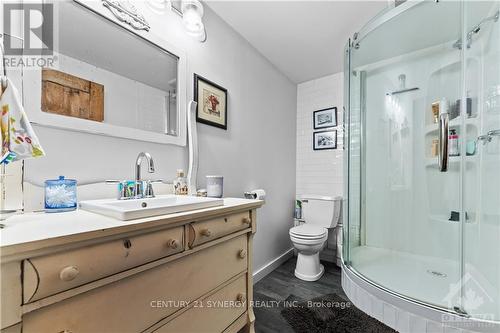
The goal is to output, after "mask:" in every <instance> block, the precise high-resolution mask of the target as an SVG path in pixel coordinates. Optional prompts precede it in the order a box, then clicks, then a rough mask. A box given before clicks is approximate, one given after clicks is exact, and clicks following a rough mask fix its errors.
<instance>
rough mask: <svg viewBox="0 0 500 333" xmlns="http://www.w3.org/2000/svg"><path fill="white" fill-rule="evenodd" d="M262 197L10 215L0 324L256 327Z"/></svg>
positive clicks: (0, 235)
mask: <svg viewBox="0 0 500 333" xmlns="http://www.w3.org/2000/svg"><path fill="white" fill-rule="evenodd" d="M262 204H263V202H262V201H259V200H245V199H231V198H227V199H224V205H223V206H219V207H211V208H204V209H199V210H194V211H189V212H183V213H175V214H169V215H162V216H156V217H149V218H141V219H136V220H130V221H120V220H117V219H113V218H110V217H105V216H101V215H97V214H94V213H91V212H86V211H82V210H78V211H75V212H70V213H60V214H43V213H33V214H25V215H20V216H16V217H13V218H11V219H9V220H7V222H6V223H5V224H6V226H5V228H4V229H2V230H1V231H0V240H1V245H2V246H1V247H0V255H1V329H2V330H1V332H2V333H6V332H9V333H10V332H21V331H22V332H24V333H30V332H37V333H40V332H134V333H137V332H175V333H178V332H238V331H239V330H240V329H242V328H244V327H246V330H247V331H250V332H253V331H254V328H253V323H254V320H255V317H254V314H253V311H252V307H251V303H252V293H253V291H252V255H251V254H252V237H253V235H254V233H255V232H256V209H257V208H259V207H260V206H262Z"/></svg>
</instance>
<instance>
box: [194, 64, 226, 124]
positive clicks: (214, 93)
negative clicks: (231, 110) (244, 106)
mask: <svg viewBox="0 0 500 333" xmlns="http://www.w3.org/2000/svg"><path fill="white" fill-rule="evenodd" d="M194 100H195V101H196V102H197V103H198V110H197V111H196V121H197V122H199V123H203V124H207V125H211V126H215V127H219V128H223V129H225V130H227V90H226V89H225V88H223V87H221V86H219V85H218V84H215V83H213V82H211V81H209V80H207V79H205V78H204V77H202V76H200V75H197V74H194Z"/></svg>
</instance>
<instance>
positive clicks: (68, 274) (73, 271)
mask: <svg viewBox="0 0 500 333" xmlns="http://www.w3.org/2000/svg"><path fill="white" fill-rule="evenodd" d="M78 273H80V271H79V270H78V268H76V267H75V266H68V267H64V268H63V269H62V270H61V272H60V273H59V278H60V279H61V280H63V281H71V280H73V279H74V278H76V276H77V275H78Z"/></svg>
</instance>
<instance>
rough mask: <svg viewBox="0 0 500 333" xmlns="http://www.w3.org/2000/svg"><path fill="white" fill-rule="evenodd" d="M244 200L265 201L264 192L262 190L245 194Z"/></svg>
mask: <svg viewBox="0 0 500 333" xmlns="http://www.w3.org/2000/svg"><path fill="white" fill-rule="evenodd" d="M245 198H247V199H257V200H266V191H264V190H263V189H258V190H253V191H249V192H245Z"/></svg>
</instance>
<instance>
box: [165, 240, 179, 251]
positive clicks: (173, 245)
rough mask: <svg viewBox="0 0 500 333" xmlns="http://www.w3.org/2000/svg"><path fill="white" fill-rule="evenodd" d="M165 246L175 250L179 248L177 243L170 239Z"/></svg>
mask: <svg viewBox="0 0 500 333" xmlns="http://www.w3.org/2000/svg"><path fill="white" fill-rule="evenodd" d="M167 246H168V247H169V248H171V249H174V250H175V249H176V248H177V247H179V242H178V241H177V240H176V239H170V240H169V241H168V242H167Z"/></svg>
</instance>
